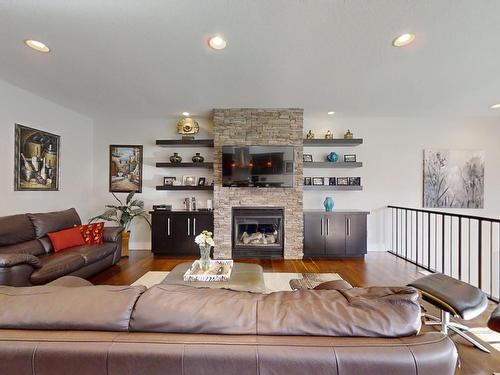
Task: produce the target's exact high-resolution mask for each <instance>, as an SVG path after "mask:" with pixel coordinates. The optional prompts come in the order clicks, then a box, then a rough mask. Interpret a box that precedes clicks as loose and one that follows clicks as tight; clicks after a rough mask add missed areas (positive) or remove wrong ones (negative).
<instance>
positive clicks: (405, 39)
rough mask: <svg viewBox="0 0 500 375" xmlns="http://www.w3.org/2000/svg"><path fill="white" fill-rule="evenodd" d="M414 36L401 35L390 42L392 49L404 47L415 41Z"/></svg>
mask: <svg viewBox="0 0 500 375" xmlns="http://www.w3.org/2000/svg"><path fill="white" fill-rule="evenodd" d="M415 38H416V36H415V34H403V35H400V36H398V37H397V38H396V39H394V40H393V41H392V45H393V46H394V47H404V46H407V45H408V44H410V43H412V42H413V41H414V40H415Z"/></svg>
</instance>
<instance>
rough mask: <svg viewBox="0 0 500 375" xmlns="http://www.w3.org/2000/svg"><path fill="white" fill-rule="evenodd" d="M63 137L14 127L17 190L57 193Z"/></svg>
mask: <svg viewBox="0 0 500 375" xmlns="http://www.w3.org/2000/svg"><path fill="white" fill-rule="evenodd" d="M60 148H61V137H60V136H58V135H55V134H52V133H48V132H46V131H43V130H38V129H33V128H30V127H27V126H24V125H20V124H15V145H14V155H15V159H14V190H16V191H58V190H59V154H60Z"/></svg>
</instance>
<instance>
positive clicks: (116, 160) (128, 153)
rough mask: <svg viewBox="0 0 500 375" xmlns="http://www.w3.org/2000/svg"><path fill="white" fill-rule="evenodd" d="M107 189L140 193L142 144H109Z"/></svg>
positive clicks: (117, 191) (112, 191) (114, 191)
mask: <svg viewBox="0 0 500 375" xmlns="http://www.w3.org/2000/svg"><path fill="white" fill-rule="evenodd" d="M109 191H110V192H111V193H130V192H131V191H135V192H137V193H142V145H110V146H109Z"/></svg>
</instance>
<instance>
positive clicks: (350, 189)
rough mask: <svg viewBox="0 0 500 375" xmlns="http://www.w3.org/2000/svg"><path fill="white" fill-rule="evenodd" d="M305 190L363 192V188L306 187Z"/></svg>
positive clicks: (335, 186)
mask: <svg viewBox="0 0 500 375" xmlns="http://www.w3.org/2000/svg"><path fill="white" fill-rule="evenodd" d="M304 190H336V191H361V190H363V186H337V185H316V186H315V185H304Z"/></svg>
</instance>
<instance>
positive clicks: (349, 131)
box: [344, 129, 354, 139]
mask: <svg viewBox="0 0 500 375" xmlns="http://www.w3.org/2000/svg"><path fill="white" fill-rule="evenodd" d="M353 137H354V134H352V133H351V130H349V129H348V130H347V131H346V132H345V134H344V139H352V138H353Z"/></svg>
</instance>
